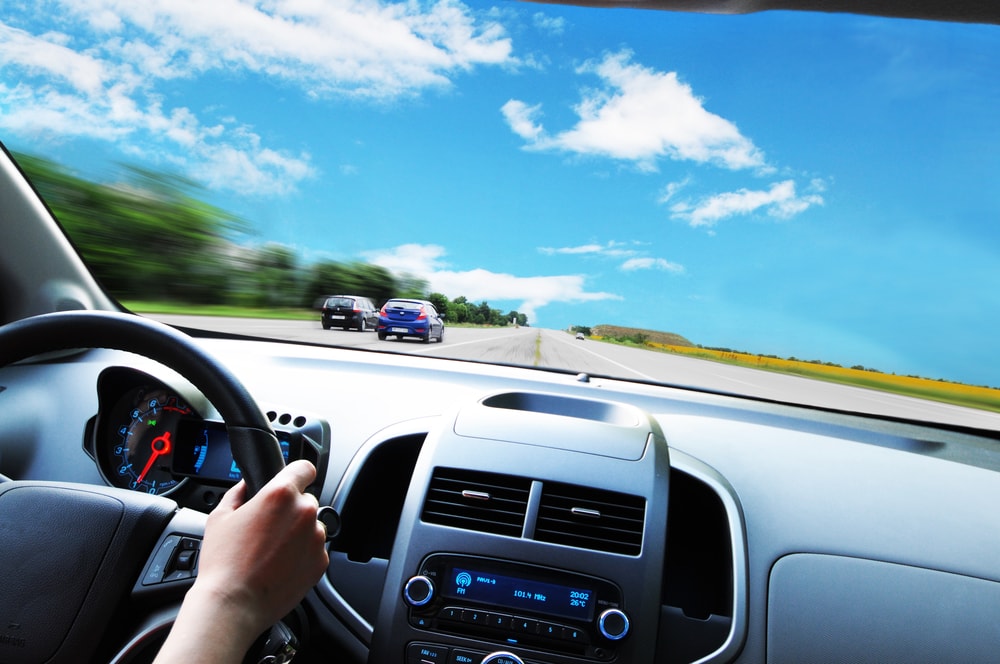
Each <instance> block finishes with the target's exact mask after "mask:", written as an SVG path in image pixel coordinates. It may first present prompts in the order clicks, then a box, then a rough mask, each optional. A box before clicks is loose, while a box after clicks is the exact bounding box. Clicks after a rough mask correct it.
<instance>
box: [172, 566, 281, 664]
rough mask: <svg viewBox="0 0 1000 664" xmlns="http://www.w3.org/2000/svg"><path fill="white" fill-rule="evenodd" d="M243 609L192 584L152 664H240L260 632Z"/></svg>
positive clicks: (217, 594) (219, 595)
mask: <svg viewBox="0 0 1000 664" xmlns="http://www.w3.org/2000/svg"><path fill="white" fill-rule="evenodd" d="M245 606H246V605H245V604H244V603H243V602H239V601H237V600H235V599H234V598H230V597H225V596H222V595H221V594H219V593H215V592H213V591H212V590H211V589H208V588H199V587H198V585H197V584H195V586H194V587H192V588H191V590H190V591H189V592H188V594H187V597H186V598H185V600H184V603H183V605H182V606H181V610H180V613H179V614H178V616H177V620H176V621H175V622H174V626H173V627H172V628H171V630H170V634H169V635H168V636H167V640H166V642H165V643H164V644H163V646H162V647H161V648H160V652H159V654H158V655H157V657H156V660H155V661H154V664H177V663H178V662H206V663H207V662H210V663H211V664H240V663H241V662H242V661H243V658H244V657H245V656H246V652H247V650H248V649H249V647H250V645H251V644H252V643H253V641H254V639H256V638H257V636H259V632H260V631H261V630H260V629H258V628H257V626H256V624H255V622H256V621H255V620H254V619H253V616H251V615H249V614H248V613H247V612H246V611H245V610H244V609H245Z"/></svg>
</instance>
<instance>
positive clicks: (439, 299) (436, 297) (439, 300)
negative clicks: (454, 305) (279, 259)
mask: <svg viewBox="0 0 1000 664" xmlns="http://www.w3.org/2000/svg"><path fill="white" fill-rule="evenodd" d="M427 300H428V301H429V302H430V303H431V304H433V305H434V308H435V309H437V310H438V312H440V313H442V314H444V315H445V317H446V318H450V316H448V305H449V304H450V303H449V302H448V296H447V295H444V294H442V293H431V294H430V295H428V296H427Z"/></svg>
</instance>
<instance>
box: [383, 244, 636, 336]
mask: <svg viewBox="0 0 1000 664" xmlns="http://www.w3.org/2000/svg"><path fill="white" fill-rule="evenodd" d="M445 254H446V251H445V249H444V247H441V246H438V245H419V244H406V245H401V246H399V247H395V248H392V249H387V250H384V251H377V252H369V253H368V254H366V255H365V258H367V260H368V261H370V262H372V263H374V264H376V265H381V266H382V267H384V268H386V269H387V270H389V271H391V272H395V273H406V274H411V275H413V276H416V277H419V278H421V279H425V280H426V281H427V283H428V284H429V286H430V288H431V290H432V291H437V292H440V293H445V294H446V295H448V296H449V297H458V296H459V295H464V296H465V297H466V298H468V299H469V300H470V301H473V302H478V301H483V300H485V301H487V302H490V303H491V304H492V303H493V302H495V301H497V300H505V301H506V300H514V301H518V302H520V303H521V304H520V305H518V306H517V307H516V309H517V311H519V312H521V313H524V314H527V315H528V319H529V320H530V321H537V320H538V314H537V310H538V309H541V308H542V307H544V306H546V305H549V304H552V303H554V302H594V301H600V300H618V299H621V297H620V296H618V295H615V294H613V293H603V292H590V291H587V290H586V285H585V281H586V278H585V277H584V276H583V275H576V274H574V275H555V276H543V277H519V276H516V275H512V274H505V273H499V272H491V271H489V270H484V269H481V268H480V269H475V270H464V271H459V270H449V269H447V264H446V263H445V262H444V260H443V259H444V256H445Z"/></svg>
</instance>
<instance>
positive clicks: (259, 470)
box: [0, 311, 285, 496]
mask: <svg viewBox="0 0 1000 664" xmlns="http://www.w3.org/2000/svg"><path fill="white" fill-rule="evenodd" d="M75 348H108V349H113V350H122V351H127V352H131V353H136V354H138V355H143V356H145V357H148V358H150V359H152V360H156V361H157V362H160V363H161V364H163V365H165V366H167V367H170V368H171V369H174V370H175V371H177V372H178V373H179V374H181V375H182V376H184V377H185V378H186V379H188V380H189V381H190V382H191V383H192V384H193V385H194V386H195V387H196V388H197V389H198V390H200V391H201V392H202V393H203V394H204V395H205V397H206V398H207V399H208V400H209V401H210V402H211V403H212V405H213V406H215V408H216V409H217V410H218V411H219V414H220V415H221V416H222V420H223V422H225V424H226V429H227V431H228V433H229V439H230V444H231V446H232V448H233V457H234V458H235V459H236V464H237V465H238V466H239V467H240V470H241V471H242V472H243V476H244V478H245V479H246V482H247V488H248V491H249V495H251V496H252V495H254V494H255V493H257V491H259V490H260V489H261V487H263V486H264V485H265V484H266V483H267V482H268V480H270V479H271V478H272V477H274V476H275V475H276V474H277V473H278V472H279V471H280V470H281V469H282V468H283V467H284V465H285V461H284V457H283V456H282V454H281V447H280V445H279V444H278V439H277V437H276V436H275V434H274V430H273V429H272V428H271V424H270V423H269V422H268V420H267V418H266V417H265V416H264V414H263V412H262V411H261V410H260V408H259V407H258V406H257V404H256V402H255V401H254V399H253V397H252V396H250V393H249V392H248V391H247V389H246V388H245V387H244V386H243V384H242V383H241V382H240V381H239V380H238V379H237V378H236V376H234V375H233V374H232V373H231V372H230V371H229V370H228V369H227V368H226V367H225V366H223V365H222V364H221V363H220V362H219V361H218V360H216V359H215V358H214V357H212V356H211V355H209V354H208V353H207V352H205V351H204V350H203V349H201V348H200V347H199V346H197V345H196V344H195V343H194V342H193V341H192V339H191V338H190V337H188V336H187V335H185V334H183V333H181V332H179V331H177V330H175V329H174V328H172V327H169V326H167V325H164V324H162V323H159V322H157V321H154V320H150V319H147V318H142V317H139V316H136V315H134V314H124V313H116V312H102V311H68V312H57V313H50V314H42V315H39V316H34V317H31V318H25V319H23V320H19V321H16V322H13V323H9V324H8V325H5V326H3V327H0V367H4V366H6V365H8V364H11V363H13V362H17V361H20V360H24V359H27V358H29V357H33V356H36V355H40V354H43V353H47V352H52V351H59V350H68V349H75Z"/></svg>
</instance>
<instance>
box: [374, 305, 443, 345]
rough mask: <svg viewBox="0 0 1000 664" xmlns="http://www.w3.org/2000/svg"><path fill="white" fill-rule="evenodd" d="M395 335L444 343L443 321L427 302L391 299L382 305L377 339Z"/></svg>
mask: <svg viewBox="0 0 1000 664" xmlns="http://www.w3.org/2000/svg"><path fill="white" fill-rule="evenodd" d="M393 335H395V336H396V338H397V339H402V338H403V337H418V338H420V339H422V340H423V341H424V343H427V342H429V341H430V340H431V339H437V340H438V342H439V343H440V342H441V341H444V319H443V318H441V315H440V314H439V313H438V311H437V309H435V308H434V305H433V304H431V303H430V302H428V301H427V300H407V299H393V300H389V301H388V302H386V303H385V304H384V305H382V310H381V311H380V312H379V319H378V338H379V339H385V338H386V337H387V336H393Z"/></svg>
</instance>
